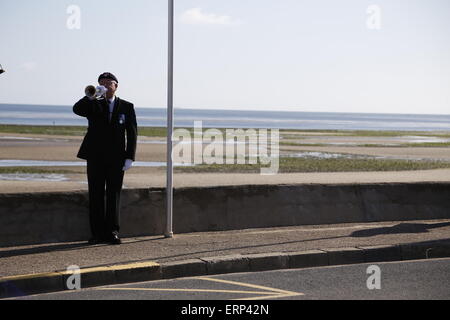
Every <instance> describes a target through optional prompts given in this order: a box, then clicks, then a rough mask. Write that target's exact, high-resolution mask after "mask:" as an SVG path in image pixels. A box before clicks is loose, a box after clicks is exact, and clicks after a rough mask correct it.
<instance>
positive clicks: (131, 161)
mask: <svg viewBox="0 0 450 320" xmlns="http://www.w3.org/2000/svg"><path fill="white" fill-rule="evenodd" d="M132 165H133V160H131V159H127V160H125V165H124V166H123V168H122V170H123V171H127V170H128V169H130V168H131V166H132Z"/></svg>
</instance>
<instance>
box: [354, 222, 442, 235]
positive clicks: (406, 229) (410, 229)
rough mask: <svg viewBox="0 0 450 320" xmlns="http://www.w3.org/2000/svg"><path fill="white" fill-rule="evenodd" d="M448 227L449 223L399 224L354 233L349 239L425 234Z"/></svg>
mask: <svg viewBox="0 0 450 320" xmlns="http://www.w3.org/2000/svg"><path fill="white" fill-rule="evenodd" d="M447 226H450V222H441V223H431V224H430V223H399V224H397V225H395V226H391V227H382V228H374V229H367V230H358V231H354V232H353V233H352V234H351V235H350V236H351V237H361V238H362V237H373V236H378V235H386V234H399V233H427V232H430V231H429V230H430V229H435V228H442V227H447Z"/></svg>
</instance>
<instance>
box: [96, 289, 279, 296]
mask: <svg viewBox="0 0 450 320" xmlns="http://www.w3.org/2000/svg"><path fill="white" fill-rule="evenodd" d="M97 290H111V291H114V290H119V291H174V292H214V293H243V294H260V295H272V294H273V292H260V291H241V290H220V289H217V290H216V289H167V288H99V289H97Z"/></svg>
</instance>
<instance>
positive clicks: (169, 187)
mask: <svg viewBox="0 0 450 320" xmlns="http://www.w3.org/2000/svg"><path fill="white" fill-rule="evenodd" d="M168 1H169V34H168V39H169V54H168V75H167V79H168V81H167V173H166V176H167V184H166V188H167V190H166V191H167V192H166V193H167V221H166V231H165V234H164V236H165V237H166V238H173V230H172V228H173V227H172V225H173V162H172V133H173V26H174V23H173V20H174V19H173V17H174V10H173V7H174V3H173V2H174V0H168Z"/></svg>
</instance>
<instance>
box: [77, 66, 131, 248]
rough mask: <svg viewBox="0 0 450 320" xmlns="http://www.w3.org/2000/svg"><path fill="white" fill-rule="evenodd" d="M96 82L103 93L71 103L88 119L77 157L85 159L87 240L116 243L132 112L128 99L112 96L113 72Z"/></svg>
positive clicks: (129, 157)
mask: <svg viewBox="0 0 450 320" xmlns="http://www.w3.org/2000/svg"><path fill="white" fill-rule="evenodd" d="M98 83H99V84H100V85H101V86H104V87H106V89H107V92H106V94H105V95H104V97H102V98H96V97H87V96H85V97H84V98H82V99H81V100H80V101H78V102H77V103H76V104H75V105H74V106H73V112H74V113H75V114H77V115H79V116H81V117H86V118H87V119H88V122H89V126H88V131H87V133H86V136H85V137H84V140H83V143H82V144H81V147H80V150H79V152H78V155H77V157H78V158H81V159H85V160H87V176H88V184H89V220H90V226H91V233H92V238H91V239H90V240H89V243H90V244H97V243H102V242H109V243H112V244H120V243H121V240H120V237H119V229H120V193H121V190H122V183H123V175H124V171H126V170H128V169H129V168H130V167H131V165H132V163H133V161H134V160H135V154H136V142H137V123H136V114H135V111H134V106H133V104H132V103H130V102H128V101H125V100H122V99H120V98H118V97H116V96H115V92H116V90H117V88H118V83H119V81H118V80H117V78H116V77H115V76H114V75H113V74H111V73H109V72H105V73H103V74H101V75H100V76H99V78H98ZM105 200H106V201H105Z"/></svg>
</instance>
